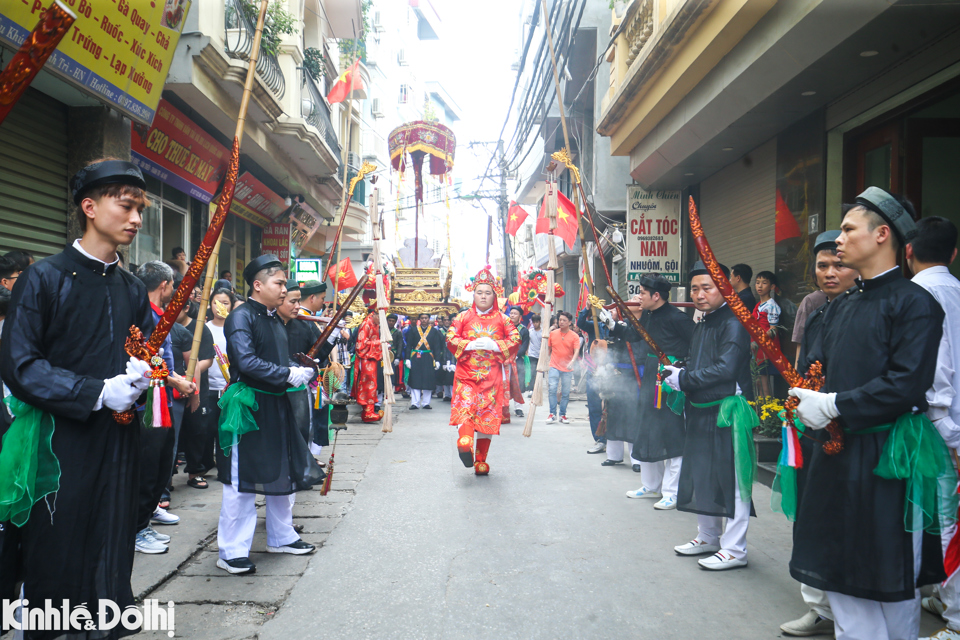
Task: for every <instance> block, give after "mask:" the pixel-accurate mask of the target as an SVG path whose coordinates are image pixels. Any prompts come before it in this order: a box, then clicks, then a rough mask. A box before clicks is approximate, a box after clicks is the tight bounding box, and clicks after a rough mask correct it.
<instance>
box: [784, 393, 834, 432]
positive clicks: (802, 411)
mask: <svg viewBox="0 0 960 640" xmlns="http://www.w3.org/2000/svg"><path fill="white" fill-rule="evenodd" d="M787 393H788V394H789V395H791V396H793V397H794V398H800V404H799V405H798V406H797V418H799V419H800V422H802V423H803V424H804V425H806V426H808V427H810V428H811V429H824V428H826V426H827V425H828V424H830V422H831V421H832V420H833V419H834V418H836V417H837V416H839V415H840V412H839V411H837V394H835V393H821V392H819V391H811V390H810V389H801V388H800V387H793V388H792V389H790V391H788V392H787Z"/></svg>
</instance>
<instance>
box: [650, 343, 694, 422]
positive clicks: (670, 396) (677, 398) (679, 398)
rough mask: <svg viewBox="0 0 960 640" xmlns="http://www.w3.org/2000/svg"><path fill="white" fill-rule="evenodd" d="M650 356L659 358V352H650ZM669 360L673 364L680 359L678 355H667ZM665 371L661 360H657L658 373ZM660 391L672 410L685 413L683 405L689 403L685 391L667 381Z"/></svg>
mask: <svg viewBox="0 0 960 640" xmlns="http://www.w3.org/2000/svg"><path fill="white" fill-rule="evenodd" d="M647 357H648V358H657V354H655V353H648V354H647ZM667 360H669V361H670V364H673V363H674V362H676V361H677V360H678V358H677V357H676V356H667ZM662 371H663V365H662V364H660V362H659V360H658V362H657V374H658V375H659V374H660V373H661V372H662ZM660 393H662V394H663V400H664V402H666V405H667V406H668V407H669V408H670V411H673V412H674V413H675V414H677V415H678V416H682V415H683V406H684V405H685V404H686V403H687V396H686V395H684V393H683V391H680V390H679V389H674V388H673V387H671V386H670V385H668V384H667V383H666V382H664V383H663V384H661V385H660Z"/></svg>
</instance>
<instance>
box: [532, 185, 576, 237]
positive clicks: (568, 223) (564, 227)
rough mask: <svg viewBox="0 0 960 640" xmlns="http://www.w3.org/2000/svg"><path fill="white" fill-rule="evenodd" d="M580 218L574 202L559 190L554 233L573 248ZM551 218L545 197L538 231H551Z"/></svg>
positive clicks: (538, 220) (538, 219) (538, 222)
mask: <svg viewBox="0 0 960 640" xmlns="http://www.w3.org/2000/svg"><path fill="white" fill-rule="evenodd" d="M579 225H580V220H579V218H578V217H577V210H576V209H575V208H574V206H573V203H572V202H570V200H568V199H567V196H565V195H563V193H561V192H560V191H557V228H556V229H554V230H553V233H554V235H556V236H558V237H560V238H562V239H563V241H564V242H565V243H567V246H568V247H570V248H571V249H573V245H574V244H576V242H577V229H578V227H579ZM549 232H550V220H549V219H548V218H547V199H546V198H544V199H543V205H541V207H540V215H539V217H537V233H549Z"/></svg>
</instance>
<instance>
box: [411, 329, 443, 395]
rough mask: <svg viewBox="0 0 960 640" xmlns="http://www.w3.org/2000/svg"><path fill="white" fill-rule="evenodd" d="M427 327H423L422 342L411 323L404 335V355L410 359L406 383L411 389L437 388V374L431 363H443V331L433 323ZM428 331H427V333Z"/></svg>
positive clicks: (429, 389) (426, 389)
mask: <svg viewBox="0 0 960 640" xmlns="http://www.w3.org/2000/svg"><path fill="white" fill-rule="evenodd" d="M428 327H429V329H424V330H423V334H424V336H425V338H424V340H423V343H422V344H421V342H420V332H419V331H418V330H417V327H416V326H414V325H411V326H410V327H409V328H408V329H407V331H406V335H404V340H405V344H404V351H405V352H406V357H407V359H408V360H410V377H409V378H407V385H409V386H410V388H411V389H419V390H420V391H433V390H435V389H436V388H437V378H438V376H437V374H438V373H439V372H438V371H436V370H435V369H434V366H433V363H434V362H439V363H441V364H442V363H443V352H444V349H445V344H446V343H445V341H444V339H443V331H441V330H440V329H437V328H436V327H435V326H433V325H428ZM428 331H429V333H428Z"/></svg>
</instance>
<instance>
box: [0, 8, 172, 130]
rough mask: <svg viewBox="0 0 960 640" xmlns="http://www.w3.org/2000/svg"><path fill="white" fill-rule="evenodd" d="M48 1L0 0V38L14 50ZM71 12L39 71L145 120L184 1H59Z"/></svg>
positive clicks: (152, 105)
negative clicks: (64, 31)
mask: <svg viewBox="0 0 960 640" xmlns="http://www.w3.org/2000/svg"><path fill="white" fill-rule="evenodd" d="M51 2H52V0H6V1H4V2H0V42H3V43H5V44H7V45H9V46H11V47H13V48H14V49H19V48H20V45H22V44H23V42H24V40H26V39H27V36H28V35H30V32H31V31H33V29H34V28H35V27H36V26H37V23H38V22H39V21H40V14H41V13H42V12H43V10H44V9H46V8H47V7H48V6H49V5H50V3H51ZM62 2H63V3H64V4H65V5H66V6H67V7H69V9H70V10H71V11H73V13H74V14H75V15H76V16H77V20H76V22H74V23H73V26H72V27H70V31H69V32H68V33H67V35H65V36H64V37H63V40H61V41H60V45H59V46H58V47H57V50H56V51H54V52H53V54H51V56H50V58H49V59H48V60H47V63H46V64H45V65H44V67H43V68H44V69H45V70H46V71H49V72H51V73H53V74H55V75H57V76H59V77H61V78H63V79H64V80H66V81H67V82H70V83H71V84H74V85H76V86H77V87H79V88H80V89H81V90H82V91H84V92H85V93H88V94H90V95H92V96H93V97H95V98H97V99H98V100H101V101H102V102H104V103H106V104H107V105H109V106H111V107H113V108H114V109H117V110H118V111H120V112H122V113H124V114H126V115H127V116H129V117H130V118H132V119H133V120H136V121H137V122H142V123H143V124H150V123H151V122H153V116H154V113H155V112H156V109H157V103H158V102H159V101H160V94H161V93H162V92H163V85H164V83H165V82H166V81H167V74H168V73H170V62H171V60H172V59H173V53H174V51H175V50H176V48H177V42H178V41H179V40H180V33H181V32H182V31H183V24H184V20H185V18H186V15H187V11H188V10H189V8H190V1H189V0H62Z"/></svg>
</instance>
